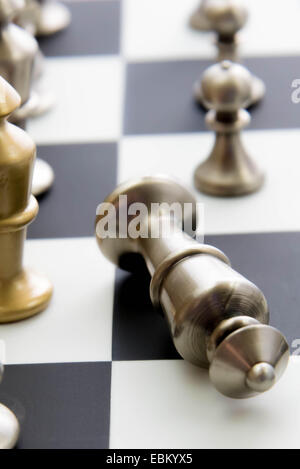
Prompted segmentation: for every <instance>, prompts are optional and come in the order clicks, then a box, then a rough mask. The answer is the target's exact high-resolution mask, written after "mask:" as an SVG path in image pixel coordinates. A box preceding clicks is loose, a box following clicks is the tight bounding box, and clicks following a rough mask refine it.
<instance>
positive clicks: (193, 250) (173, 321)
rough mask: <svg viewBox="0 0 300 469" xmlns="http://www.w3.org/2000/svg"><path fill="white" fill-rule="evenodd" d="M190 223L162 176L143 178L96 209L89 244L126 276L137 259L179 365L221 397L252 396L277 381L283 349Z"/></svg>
mask: <svg viewBox="0 0 300 469" xmlns="http://www.w3.org/2000/svg"><path fill="white" fill-rule="evenodd" d="M137 203H142V204H143V207H141V205H139V206H138V207H137ZM153 204H155V205H153ZM174 204H175V205H176V206H174ZM134 213H135V214H136V217H135V215H134ZM129 214H130V215H129ZM120 215H121V216H120ZM120 220H121V221H120ZM137 221H138V223H137ZM196 223H197V204H196V201H195V199H194V197H193V196H192V194H190V193H189V192H188V191H187V190H186V189H185V188H184V187H182V186H181V185H179V184H178V183H176V182H175V181H173V180H172V179H170V178H168V177H163V176H157V177H155V176H153V177H145V178H141V179H138V180H135V181H129V182H127V183H124V184H121V185H120V186H118V187H117V188H116V189H115V190H114V191H113V192H112V193H111V194H110V195H109V196H108V197H107V198H106V200H105V204H104V205H103V209H101V208H100V209H98V210H97V217H96V238H97V242H98V245H99V247H100V249H101V251H102V253H103V254H104V256H105V257H107V258H108V259H109V260H110V261H111V262H113V263H115V264H117V265H119V266H120V267H121V268H124V269H126V270H129V271H133V270H134V269H136V268H137V266H138V265H139V263H138V262H137V259H136V256H138V257H140V256H142V257H143V258H144V260H145V263H146V266H147V269H148V271H149V273H150V275H151V277H152V278H151V283H150V296H151V299H152V303H153V304H154V305H155V306H158V305H160V306H161V307H162V309H163V311H164V314H165V318H166V320H167V322H168V324H169V329H170V333H171V335H172V339H173V342H174V345H175V347H176V349H177V351H178V352H179V354H180V355H181V356H182V357H183V358H184V359H185V360H187V361H189V362H191V363H193V364H195V365H197V366H200V367H204V368H209V375H210V378H211V381H212V382H213V384H214V385H215V387H216V388H217V389H218V391H220V392H221V393H223V394H225V395H226V396H229V397H234V398H246V397H251V396H256V395H258V394H260V393H262V392H264V391H267V390H268V389H270V388H271V387H272V386H273V385H274V384H275V382H276V381H278V379H279V378H280V377H281V375H282V374H283V372H284V370H285V368H286V366H287V363H288V360H289V348H288V344H287V342H286V340H285V338H284V336H283V335H282V334H281V333H280V332H279V331H278V330H277V329H275V328H273V327H271V326H268V325H267V324H268V321H269V311H268V305H267V302H266V299H265V297H264V295H263V293H262V292H261V291H260V290H259V288H258V287H257V286H256V285H254V284H253V283H252V282H250V281H249V280H247V279H246V278H245V277H243V276H242V275H240V274H239V273H238V272H236V271H235V270H233V269H232V268H231V266H230V262H229V260H228V258H227V257H226V255H225V254H224V253H223V252H222V251H220V250H219V249H217V248H215V247H213V246H209V245H206V244H200V243H198V242H197V241H196V240H195V239H193V238H192V237H191V234H192V230H193V229H195V228H193V227H194V226H195V225H196ZM132 226H136V227H139V230H138V228H137V230H138V232H137V231H132V230H131V228H132ZM138 233H140V235H138ZM153 233H154V235H153V236H152V234H153Z"/></svg>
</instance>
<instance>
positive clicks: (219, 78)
mask: <svg viewBox="0 0 300 469" xmlns="http://www.w3.org/2000/svg"><path fill="white" fill-rule="evenodd" d="M201 88H202V96H203V99H204V102H205V105H206V107H207V108H208V109H214V110H215V111H217V112H236V111H238V110H239V109H243V108H246V107H247V106H248V104H249V101H250V99H251V90H252V77H251V74H250V72H249V71H248V70H247V68H245V67H243V66H242V65H239V64H236V63H233V62H230V61H228V60H225V61H223V62H220V63H217V64H215V65H212V66H211V67H209V68H208V69H207V70H206V71H205V72H204V74H203V77H202V82H201Z"/></svg>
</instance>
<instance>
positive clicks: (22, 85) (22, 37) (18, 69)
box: [0, 0, 53, 195]
mask: <svg viewBox="0 0 300 469" xmlns="http://www.w3.org/2000/svg"><path fill="white" fill-rule="evenodd" d="M23 5H24V3H23V0H0V75H1V76H2V77H3V78H4V79H5V80H7V81H8V82H9V83H10V84H11V85H12V86H13V87H14V88H15V89H16V90H17V91H18V93H19V95H20V96H21V106H20V107H19V108H18V109H16V110H15V112H13V113H12V115H11V116H10V121H11V122H14V123H16V124H20V123H21V122H22V121H24V120H25V119H26V118H28V117H32V116H36V115H38V114H41V113H44V112H45V111H46V110H48V109H49V106H50V107H51V99H50V100H49V93H44V92H40V90H39V88H38V84H37V81H36V80H34V65H35V63H36V61H37V60H38V59H39V60H40V56H39V47H38V44H37V41H36V40H35V39H34V38H33V37H32V36H31V34H29V33H28V32H27V31H25V30H23V29H22V28H20V27H19V26H16V25H15V24H13V23H12V18H13V17H14V16H15V14H16V12H17V11H19V10H21V9H22V6H23ZM46 165H47V184H44V190H46V189H48V188H49V187H50V186H51V184H52V182H53V170H52V169H51V167H50V166H49V165H48V164H47V163H45V162H44V164H43V168H44V171H43V174H41V175H39V174H38V170H39V169H38V168H39V163H38V164H37V170H36V172H37V174H36V175H35V178H34V180H35V181H40V180H41V179H42V178H43V180H44V181H45V178H46V171H45V167H46ZM40 188H41V183H40V182H39V185H38V189H40ZM32 190H33V193H34V195H38V194H39V192H38V190H37V187H36V184H34V185H33V187H32Z"/></svg>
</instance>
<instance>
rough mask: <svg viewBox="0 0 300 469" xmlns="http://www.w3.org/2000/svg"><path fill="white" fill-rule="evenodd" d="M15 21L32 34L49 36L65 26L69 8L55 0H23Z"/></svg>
mask: <svg viewBox="0 0 300 469" xmlns="http://www.w3.org/2000/svg"><path fill="white" fill-rule="evenodd" d="M15 21H16V23H17V24H19V25H20V26H22V28H24V29H26V30H27V31H29V32H30V33H31V34H33V35H34V36H49V35H51V34H56V33H58V32H59V31H62V30H63V29H65V28H67V27H68V26H69V24H70V21H71V14H70V10H69V9H68V8H67V7H66V6H65V5H63V4H62V3H59V2H57V1H55V0H25V7H24V8H23V9H22V10H21V11H20V12H19V14H18V15H17V16H16V18H15Z"/></svg>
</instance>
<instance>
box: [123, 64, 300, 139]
mask: <svg viewBox="0 0 300 469" xmlns="http://www.w3.org/2000/svg"><path fill="white" fill-rule="evenodd" d="M210 64H211V62H210V61H207V60H199V61H198V60H180V61H166V62H163V61H161V62H147V63H130V64H128V65H127V80H126V83H127V85H126V100H125V113H124V116H125V118H124V133H125V134H126V135H134V134H141V135H142V134H145V135H149V134H168V133H183V132H199V131H201V130H207V127H206V125H205V121H204V116H205V112H204V109H203V108H202V107H201V106H199V105H197V104H196V103H195V101H194V99H193V85H194V83H195V81H196V80H197V79H198V78H200V77H201V74H202V73H203V72H204V70H205V69H206V68H207V67H208V66H209V65H210ZM245 65H246V66H247V67H248V68H249V69H250V70H251V72H252V73H254V74H256V75H257V76H259V77H260V78H262V79H263V80H264V82H265V84H266V90H267V91H266V96H265V98H264V100H263V101H262V102H261V103H259V104H258V105H257V106H255V107H253V108H252V109H251V114H252V121H251V124H250V126H249V129H273V128H274V129H275V128H282V129H288V128H290V127H292V128H296V127H298V126H299V122H300V109H299V106H297V105H295V104H294V103H293V102H292V99H291V94H292V91H293V89H292V88H291V83H292V82H293V80H294V79H295V78H296V77H297V76H298V75H299V60H298V58H297V57H264V58H251V59H248V60H245Z"/></svg>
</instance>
